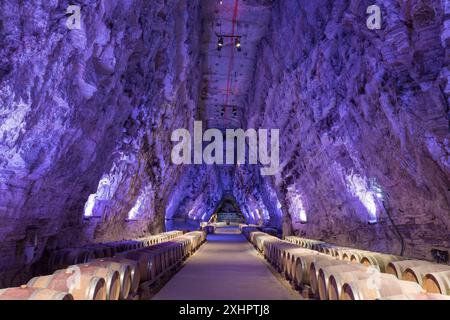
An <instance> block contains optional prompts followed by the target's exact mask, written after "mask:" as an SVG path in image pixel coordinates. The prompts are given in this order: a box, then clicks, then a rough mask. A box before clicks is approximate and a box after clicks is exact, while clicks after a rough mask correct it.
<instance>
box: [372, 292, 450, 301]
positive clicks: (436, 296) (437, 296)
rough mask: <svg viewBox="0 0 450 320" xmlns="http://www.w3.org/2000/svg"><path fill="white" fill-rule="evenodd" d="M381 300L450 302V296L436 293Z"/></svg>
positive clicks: (403, 295)
mask: <svg viewBox="0 0 450 320" xmlns="http://www.w3.org/2000/svg"><path fill="white" fill-rule="evenodd" d="M379 300H450V296H447V295H443V294H436V293H407V294H401V295H398V296H391V297H386V298H382V299H379Z"/></svg>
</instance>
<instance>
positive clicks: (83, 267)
mask: <svg viewBox="0 0 450 320" xmlns="http://www.w3.org/2000/svg"><path fill="white" fill-rule="evenodd" d="M73 272H80V273H81V274H82V275H89V276H96V277H99V278H103V279H105V283H106V299H107V300H119V297H120V274H119V272H118V271H116V270H113V269H108V268H106V267H104V266H97V265H92V264H78V265H74V266H70V267H69V268H67V269H65V270H58V271H56V272H55V274H58V273H69V274H72V273H73Z"/></svg>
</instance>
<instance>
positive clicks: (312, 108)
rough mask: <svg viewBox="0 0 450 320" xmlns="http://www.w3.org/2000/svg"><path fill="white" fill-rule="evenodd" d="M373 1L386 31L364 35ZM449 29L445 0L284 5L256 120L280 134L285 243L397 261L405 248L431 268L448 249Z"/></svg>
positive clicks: (264, 69) (261, 80)
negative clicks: (293, 237) (291, 239)
mask: <svg viewBox="0 0 450 320" xmlns="http://www.w3.org/2000/svg"><path fill="white" fill-rule="evenodd" d="M374 3H376V4H377V5H379V6H380V7H381V9H382V28H381V30H369V29H368V28H367V27H366V19H367V17H368V15H366V9H367V7H368V6H369V5H372V4H374ZM445 5H446V6H447V7H445ZM448 19H449V5H448V3H447V1H438V0H435V1H431V0H430V1H420V0H408V1H394V0H386V1H361V0H351V1H350V0H349V1H344V0H340V1H331V0H330V1H325V0H321V1H308V0H300V1H294V0H286V1H278V2H276V3H275V4H274V9H273V12H272V21H271V28H270V29H271V32H270V34H269V35H268V36H267V37H266V38H265V39H263V41H262V43H261V45H260V52H259V58H258V61H257V67H256V72H255V81H254V83H253V88H252V90H251V94H249V97H248V103H247V107H246V114H247V115H248V116H247V125H248V127H250V128H259V127H262V128H280V129H281V131H280V136H281V141H280V144H281V145H280V157H281V170H280V173H279V174H278V175H277V176H274V177H271V178H267V180H268V182H267V188H268V192H272V193H274V194H276V195H277V196H278V197H279V201H280V204H281V210H282V211H283V219H282V226H283V231H284V234H297V235H301V236H305V237H310V238H316V239H321V240H325V241H329V242H332V243H337V244H340V245H347V246H351V247H357V248H365V249H370V250H379V251H383V252H391V253H395V254H399V253H400V252H401V238H403V239H404V240H403V241H404V254H405V255H406V256H410V257H417V258H428V259H432V255H431V249H432V248H440V249H444V250H448V249H449V248H450V236H449V235H450V207H449V200H450V193H449V190H450V159H449V151H450V146H449V143H450V135H449V122H448V115H449V102H450V100H449V88H450V84H449V79H450V78H449V72H448V70H449V69H448V67H449V62H450V60H449V51H448V50H449V48H448V44H449V42H448V39H449V38H448V36H449V30H450V29H449V23H448ZM444 21H445V23H444ZM383 203H384V205H383ZM388 214H389V215H388ZM389 216H390V217H391V218H392V221H391V220H390V218H389ZM369 222H371V223H372V224H369ZM374 223H375V224H374ZM396 228H397V231H396Z"/></svg>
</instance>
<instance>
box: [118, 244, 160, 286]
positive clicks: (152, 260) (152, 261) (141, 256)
mask: <svg viewBox="0 0 450 320" xmlns="http://www.w3.org/2000/svg"><path fill="white" fill-rule="evenodd" d="M115 258H123V259H129V260H133V261H136V263H137V265H138V269H139V275H140V277H141V281H143V282H145V281H151V280H154V279H155V277H156V267H157V265H158V264H160V262H159V259H160V256H159V255H157V254H156V253H154V252H151V251H145V249H140V250H136V251H130V252H126V253H122V254H120V255H117V256H116V257H115Z"/></svg>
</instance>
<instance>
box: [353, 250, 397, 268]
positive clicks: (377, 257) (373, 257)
mask: <svg viewBox="0 0 450 320" xmlns="http://www.w3.org/2000/svg"><path fill="white" fill-rule="evenodd" d="M400 260H403V257H400V256H395V255H391V254H383V253H372V252H370V253H367V254H364V255H363V257H362V258H361V263H362V264H364V265H366V266H375V267H377V268H378V269H379V270H380V271H381V272H386V267H387V265H388V263H389V262H393V261H400Z"/></svg>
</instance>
